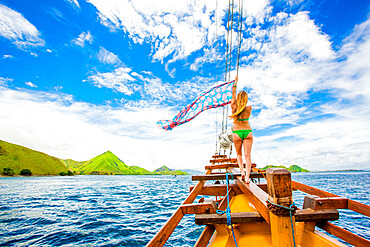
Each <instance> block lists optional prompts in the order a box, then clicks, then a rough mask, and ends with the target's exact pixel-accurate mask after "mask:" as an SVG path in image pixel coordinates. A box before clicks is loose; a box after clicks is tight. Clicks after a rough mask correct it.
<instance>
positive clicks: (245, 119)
mask: <svg viewBox="0 0 370 247" xmlns="http://www.w3.org/2000/svg"><path fill="white" fill-rule="evenodd" d="M248 120H249V118H241V119H238V121H248Z"/></svg>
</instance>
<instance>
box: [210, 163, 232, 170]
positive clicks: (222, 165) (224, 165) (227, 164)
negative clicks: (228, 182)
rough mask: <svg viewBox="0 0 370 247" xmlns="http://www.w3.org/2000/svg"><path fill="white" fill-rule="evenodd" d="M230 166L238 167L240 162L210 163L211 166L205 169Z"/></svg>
mask: <svg viewBox="0 0 370 247" xmlns="http://www.w3.org/2000/svg"><path fill="white" fill-rule="evenodd" d="M228 167H235V168H238V167H239V165H238V163H225V164H216V165H210V166H205V169H206V170H208V169H210V170H213V169H225V168H228Z"/></svg>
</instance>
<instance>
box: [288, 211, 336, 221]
mask: <svg viewBox="0 0 370 247" xmlns="http://www.w3.org/2000/svg"><path fill="white" fill-rule="evenodd" d="M294 216H295V221H305V222H307V221H309V222H316V221H326V220H330V221H332V220H338V219H339V212H338V210H335V209H322V210H313V209H310V208H307V209H300V210H297V211H296V212H295V214H294Z"/></svg>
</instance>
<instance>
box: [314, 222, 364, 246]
mask: <svg viewBox="0 0 370 247" xmlns="http://www.w3.org/2000/svg"><path fill="white" fill-rule="evenodd" d="M317 226H318V227H319V228H321V229H323V230H324V231H327V232H328V233H330V234H333V235H334V236H336V237H338V238H340V239H342V240H344V241H346V242H347V243H349V244H352V245H354V246H357V247H368V246H370V241H369V240H366V239H365V238H362V237H360V236H357V235H356V234H353V233H352V232H349V231H347V230H344V229H343V228H340V227H339V226H336V225H334V224H332V223H329V222H322V223H318V224H317Z"/></svg>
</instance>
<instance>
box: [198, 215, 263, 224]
mask: <svg viewBox="0 0 370 247" xmlns="http://www.w3.org/2000/svg"><path fill="white" fill-rule="evenodd" d="M256 221H264V219H263V217H262V216H261V214H260V213H259V212H240V213H231V223H232V224H242V223H248V222H256ZM226 223H227V218H226V214H223V215H218V214H197V215H195V224H197V225H216V224H226Z"/></svg>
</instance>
